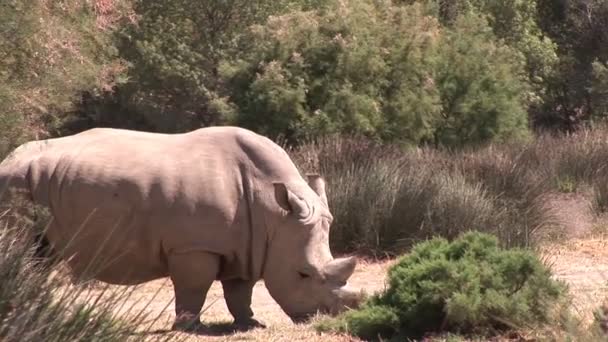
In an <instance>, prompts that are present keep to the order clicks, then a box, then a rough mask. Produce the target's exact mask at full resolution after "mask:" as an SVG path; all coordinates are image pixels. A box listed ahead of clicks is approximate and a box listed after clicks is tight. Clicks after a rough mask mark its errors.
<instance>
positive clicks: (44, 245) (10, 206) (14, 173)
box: [0, 142, 56, 264]
mask: <svg viewBox="0 0 608 342" xmlns="http://www.w3.org/2000/svg"><path fill="white" fill-rule="evenodd" d="M38 152H40V147H39V146H38V145H36V142H32V143H26V144H24V145H21V146H19V147H18V148H17V149H15V150H14V151H13V152H12V153H11V154H10V155H9V156H8V157H6V158H5V159H4V160H3V161H2V162H0V221H2V220H3V221H6V222H5V224H6V226H12V227H17V226H18V225H19V222H20V220H19V217H20V216H21V215H22V214H23V213H22V212H21V210H20V209H21V207H23V204H24V202H19V201H23V200H26V201H27V202H30V203H31V202H32V190H31V187H30V182H29V180H28V174H29V168H30V165H31V162H32V161H33V160H34V159H35V158H36V156H37V155H38ZM3 227H4V225H2V226H0V228H3ZM43 230H44V229H32V231H31V234H32V235H30V236H31V238H32V239H33V240H32V242H33V243H34V244H35V246H36V247H35V250H34V256H35V257H36V260H37V264H44V263H45V262H52V261H54V260H55V259H54V258H55V257H56V253H55V252H54V251H53V249H52V246H51V244H50V243H49V240H48V239H47V237H46V236H45V234H44V232H43Z"/></svg>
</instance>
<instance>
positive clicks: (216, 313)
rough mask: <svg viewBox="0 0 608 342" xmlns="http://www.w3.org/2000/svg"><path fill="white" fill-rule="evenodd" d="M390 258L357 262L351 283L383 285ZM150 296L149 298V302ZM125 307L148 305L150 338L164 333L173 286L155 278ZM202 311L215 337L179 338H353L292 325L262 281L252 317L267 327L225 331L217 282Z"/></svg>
mask: <svg viewBox="0 0 608 342" xmlns="http://www.w3.org/2000/svg"><path fill="white" fill-rule="evenodd" d="M390 264H391V261H384V262H374V263H372V262H360V264H359V266H358V269H357V271H356V272H355V274H353V276H352V278H351V281H350V284H351V285H352V286H354V287H357V288H364V289H366V291H368V293H369V292H373V291H378V290H382V289H383V287H384V277H385V273H386V272H385V271H386V269H387V268H388V266H389V265H390ZM102 288H104V286H95V287H94V289H93V290H92V291H93V292H95V291H101V289H102ZM150 299H152V301H150ZM128 301H129V303H128V304H127V305H125V306H124V308H125V309H128V308H130V307H131V306H133V305H134V308H135V310H134V312H138V311H139V310H138V308H143V307H146V306H147V312H148V313H149V315H150V318H151V319H156V318H157V317H158V319H157V320H156V321H155V322H154V323H153V324H152V326H151V329H150V330H152V331H153V332H154V333H153V334H152V336H151V337H159V335H163V334H167V333H168V329H170V327H171V324H172V320H173V317H174V302H173V288H172V285H171V283H170V281H169V280H168V279H163V280H156V281H152V282H149V283H146V284H144V285H142V286H140V287H139V288H138V289H137V290H135V291H134V292H133V294H132V295H131V296H130V297H129V299H128ZM205 308H206V309H205V310H206V311H205V312H204V313H203V315H202V320H203V321H204V322H205V323H206V324H209V325H211V326H212V327H213V328H216V329H217V330H218V331H221V332H219V333H218V335H217V336H208V335H207V336H200V335H194V334H178V336H177V340H178V341H214V342H216V341H354V340H355V339H353V338H351V337H348V336H343V335H331V334H330V335H328V334H323V335H319V334H317V333H316V332H315V331H314V329H312V328H311V325H310V324H300V325H295V324H293V323H292V322H291V321H290V320H289V318H288V317H287V316H286V315H285V314H284V313H283V312H282V311H281V309H280V307H279V306H278V305H277V304H276V303H275V302H274V300H273V299H272V297H270V295H269V294H268V291H267V290H266V288H265V287H264V283H263V282H258V283H257V284H256V286H255V288H254V292H253V304H252V308H253V310H254V312H255V317H256V318H257V319H258V320H259V321H261V322H263V323H265V324H266V325H267V326H268V327H267V328H266V329H254V330H252V331H249V332H244V333H230V332H228V331H226V329H225V327H226V325H227V323H229V322H231V321H232V317H231V316H230V314H229V312H228V309H227V307H226V304H225V302H224V300H223V295H222V288H221V285H220V283H219V282H215V283H214V284H213V286H212V287H211V289H210V291H209V293H208V295H207V300H206V303H205Z"/></svg>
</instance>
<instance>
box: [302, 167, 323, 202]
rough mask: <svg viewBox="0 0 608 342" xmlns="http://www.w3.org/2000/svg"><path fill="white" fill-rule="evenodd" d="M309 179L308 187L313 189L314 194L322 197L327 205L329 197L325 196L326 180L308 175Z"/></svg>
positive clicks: (318, 176) (314, 175)
mask: <svg viewBox="0 0 608 342" xmlns="http://www.w3.org/2000/svg"><path fill="white" fill-rule="evenodd" d="M306 177H307V178H308V185H309V186H310V187H311V189H312V190H314V192H316V193H317V195H319V197H321V200H322V201H323V203H325V205H327V195H326V194H325V180H323V177H321V176H320V175H317V174H309V175H306Z"/></svg>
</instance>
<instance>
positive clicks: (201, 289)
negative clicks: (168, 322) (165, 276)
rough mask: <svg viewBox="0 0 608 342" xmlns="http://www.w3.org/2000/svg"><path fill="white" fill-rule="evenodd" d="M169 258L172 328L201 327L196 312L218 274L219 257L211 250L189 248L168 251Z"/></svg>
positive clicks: (194, 328)
mask: <svg viewBox="0 0 608 342" xmlns="http://www.w3.org/2000/svg"><path fill="white" fill-rule="evenodd" d="M168 261H169V275H170V277H171V281H172V282H173V288H174V290H175V323H174V324H173V329H174V330H183V331H200V330H201V329H202V328H203V325H202V324H201V321H200V318H199V315H200V312H201V309H202V307H203V304H204V303H205V297H206V296H207V292H208V291H209V288H210V287H211V284H213V281H214V280H215V279H216V276H217V274H218V271H219V265H220V259H219V257H218V256H217V255H214V254H211V253H204V252H191V253H184V254H173V255H169V257H168Z"/></svg>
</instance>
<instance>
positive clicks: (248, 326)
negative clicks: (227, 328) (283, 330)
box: [233, 318, 266, 331]
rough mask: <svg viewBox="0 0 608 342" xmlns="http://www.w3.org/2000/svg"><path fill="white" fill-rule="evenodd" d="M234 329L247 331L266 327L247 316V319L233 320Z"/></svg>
mask: <svg viewBox="0 0 608 342" xmlns="http://www.w3.org/2000/svg"><path fill="white" fill-rule="evenodd" d="M233 326H234V329H235V330H237V331H248V330H252V329H255V328H266V325H265V324H263V323H260V322H259V321H257V320H255V319H253V318H249V319H247V320H235V321H234V324H233Z"/></svg>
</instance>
